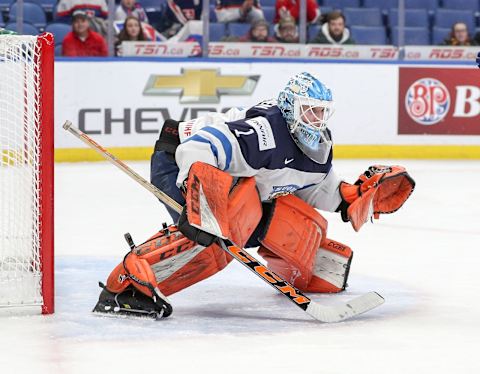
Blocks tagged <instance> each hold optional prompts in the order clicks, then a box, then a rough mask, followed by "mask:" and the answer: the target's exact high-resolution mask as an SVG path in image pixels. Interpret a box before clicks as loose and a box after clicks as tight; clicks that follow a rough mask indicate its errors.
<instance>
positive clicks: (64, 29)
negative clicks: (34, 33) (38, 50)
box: [45, 22, 72, 45]
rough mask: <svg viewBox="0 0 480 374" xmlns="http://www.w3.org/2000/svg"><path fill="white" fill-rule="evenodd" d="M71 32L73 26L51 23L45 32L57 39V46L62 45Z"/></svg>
mask: <svg viewBox="0 0 480 374" xmlns="http://www.w3.org/2000/svg"><path fill="white" fill-rule="evenodd" d="M71 30H72V26H70V25H68V24H66V23H61V22H52V23H49V24H48V25H47V27H46V28H45V31H47V32H51V33H52V34H53V36H54V37H55V45H58V44H62V42H63V39H64V38H65V35H67V34H68V33H69V32H70V31H71Z"/></svg>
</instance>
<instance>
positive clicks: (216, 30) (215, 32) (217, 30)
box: [210, 22, 226, 42]
mask: <svg viewBox="0 0 480 374" xmlns="http://www.w3.org/2000/svg"><path fill="white" fill-rule="evenodd" d="M225 31H226V29H225V24H224V23H216V22H212V23H210V41H211V42H219V41H220V40H221V39H222V38H223V37H224V36H226V33H225Z"/></svg>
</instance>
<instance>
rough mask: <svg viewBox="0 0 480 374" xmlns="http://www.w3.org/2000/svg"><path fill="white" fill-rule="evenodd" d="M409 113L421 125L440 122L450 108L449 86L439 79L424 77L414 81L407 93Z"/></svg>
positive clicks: (406, 100) (406, 105)
mask: <svg viewBox="0 0 480 374" xmlns="http://www.w3.org/2000/svg"><path fill="white" fill-rule="evenodd" d="M405 108H406V110H407V113H408V115H409V116H410V118H412V119H413V120H414V121H415V122H417V123H419V124H421V125H427V126H428V125H434V124H436V123H438V122H440V121H441V120H442V119H443V118H445V116H446V115H447V113H448V109H449V108H450V94H449V93H448V90H447V87H445V85H444V84H443V83H442V82H440V81H439V80H437V79H433V78H422V79H419V80H417V81H416V82H414V83H413V84H412V85H411V86H410V87H409V88H408V90H407V93H406V95H405Z"/></svg>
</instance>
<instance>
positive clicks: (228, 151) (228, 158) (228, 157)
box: [201, 126, 232, 170]
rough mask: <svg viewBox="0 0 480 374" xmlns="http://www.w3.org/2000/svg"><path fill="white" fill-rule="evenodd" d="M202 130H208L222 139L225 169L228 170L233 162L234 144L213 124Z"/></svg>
mask: <svg viewBox="0 0 480 374" xmlns="http://www.w3.org/2000/svg"><path fill="white" fill-rule="evenodd" d="M201 131H205V132H208V133H209V134H212V135H213V136H215V137H216V138H217V139H218V140H220V143H221V144H222V147H223V151H224V152H225V170H228V169H229V168H230V163H231V162H232V144H231V143H230V141H229V140H228V138H227V136H226V135H225V134H224V133H223V132H221V131H220V130H219V129H216V128H214V127H211V126H207V127H204V128H202V130H201Z"/></svg>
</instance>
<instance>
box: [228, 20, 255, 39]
mask: <svg viewBox="0 0 480 374" xmlns="http://www.w3.org/2000/svg"><path fill="white" fill-rule="evenodd" d="M227 27H228V35H230V36H243V35H246V34H247V33H248V31H249V30H250V27H251V26H250V24H249V23H238V22H231V23H229V24H228V26H227Z"/></svg>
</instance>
